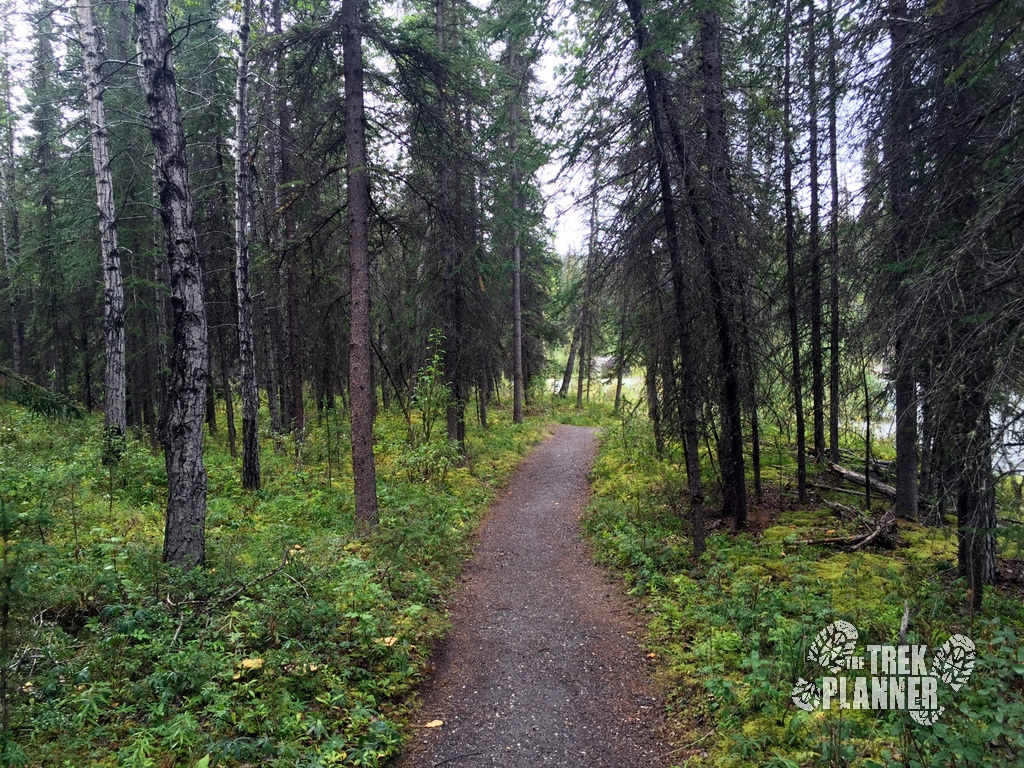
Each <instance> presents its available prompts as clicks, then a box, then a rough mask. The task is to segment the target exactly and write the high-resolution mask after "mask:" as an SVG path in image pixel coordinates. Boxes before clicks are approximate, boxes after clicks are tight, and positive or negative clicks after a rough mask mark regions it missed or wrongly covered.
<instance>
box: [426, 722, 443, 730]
mask: <svg viewBox="0 0 1024 768" xmlns="http://www.w3.org/2000/svg"><path fill="white" fill-rule="evenodd" d="M442 725H444V720H431V721H430V722H429V723H427V724H426V725H424V726H423V727H424V728H440V727H441V726H442Z"/></svg>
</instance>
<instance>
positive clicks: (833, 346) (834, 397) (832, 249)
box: [826, 0, 840, 462]
mask: <svg viewBox="0 0 1024 768" xmlns="http://www.w3.org/2000/svg"><path fill="white" fill-rule="evenodd" d="M834 2H835V0H828V6H827V10H826V14H827V16H828V91H829V99H828V153H829V174H828V175H829V185H830V187H831V190H830V191H831V206H832V209H831V211H830V213H829V223H828V234H829V278H828V279H829V283H828V286H829V287H828V314H829V321H828V346H829V359H828V435H829V437H828V447H829V457H830V458H831V459H832V461H834V462H835V461H839V374H840V369H839V140H838V135H837V129H836V124H837V123H838V119H837V116H836V112H837V110H838V103H839V83H838V81H839V74H838V68H839V67H838V64H837V62H836V56H837V54H836V47H837V46H836V25H837V24H838V21H837V19H836V11H835V4H834Z"/></svg>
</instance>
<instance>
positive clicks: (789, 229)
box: [782, 0, 807, 502]
mask: <svg viewBox="0 0 1024 768" xmlns="http://www.w3.org/2000/svg"><path fill="white" fill-rule="evenodd" d="M792 30H793V9H792V2H791V0H786V15H785V32H784V33H783V39H784V41H785V42H784V45H785V46H786V53H785V64H784V67H785V70H784V73H783V83H782V92H783V95H782V98H783V134H784V140H783V149H782V152H783V155H784V160H783V185H784V187H785V190H784V194H785V197H786V285H787V288H788V294H789V345H790V354H791V357H792V369H791V371H790V384H791V387H792V390H793V410H794V411H795V413H796V450H797V459H796V460H797V494H798V496H799V499H800V501H801V502H805V501H807V457H806V455H805V453H806V452H805V447H804V446H805V437H804V399H803V391H802V382H801V370H800V329H799V326H798V324H797V292H796V219H795V215H794V211H793V105H792V99H793V93H792V72H791V63H790V61H791V56H792V48H791V45H790V36H791V34H792Z"/></svg>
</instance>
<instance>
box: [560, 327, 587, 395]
mask: <svg viewBox="0 0 1024 768" xmlns="http://www.w3.org/2000/svg"><path fill="white" fill-rule="evenodd" d="M581 330H582V316H581V318H580V320H577V321H576V325H575V326H574V327H573V329H572V340H571V341H570V342H569V359H568V360H566V361H565V373H564V374H562V385H561V386H560V387H559V388H558V396H559V397H567V396H568V394H569V386H570V385H571V384H572V372H573V367H574V366H575V365H576V354H577V353H578V352H579V349H580V335H581V334H580V331H581Z"/></svg>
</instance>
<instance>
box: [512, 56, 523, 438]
mask: <svg viewBox="0 0 1024 768" xmlns="http://www.w3.org/2000/svg"><path fill="white" fill-rule="evenodd" d="M509 57H510V61H509V69H510V70H511V72H512V74H513V76H514V75H515V74H517V73H518V67H517V66H516V52H515V51H514V50H512V48H511V46H510V47H509ZM519 108H520V105H519V97H518V96H513V97H512V102H511V104H510V105H509V110H508V112H509V114H508V121H509V126H510V133H511V136H510V139H509V152H510V154H511V155H512V158H513V162H516V161H517V159H518V151H519ZM521 183H522V179H521V178H520V175H519V173H518V171H516V172H514V173H513V174H512V184H513V186H514V191H513V210H512V216H513V222H512V421H513V422H514V423H515V424H522V423H523V403H524V401H525V398H526V394H525V385H524V379H523V281H522V272H523V253H522V248H521V246H520V244H519V237H520V234H521V232H520V225H521V221H520V219H521V218H522V215H523V210H524V208H525V205H524V203H523V199H522V195H521V194H520V190H519V185H520V184H521Z"/></svg>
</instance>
